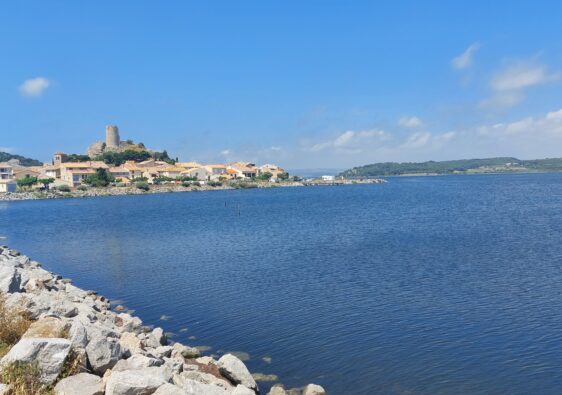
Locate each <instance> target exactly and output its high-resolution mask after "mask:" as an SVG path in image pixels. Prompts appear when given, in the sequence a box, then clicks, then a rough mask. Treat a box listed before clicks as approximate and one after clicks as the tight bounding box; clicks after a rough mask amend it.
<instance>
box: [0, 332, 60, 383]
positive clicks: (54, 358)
mask: <svg viewBox="0 0 562 395" xmlns="http://www.w3.org/2000/svg"><path fill="white" fill-rule="evenodd" d="M69 352H70V341H69V340H67V339H57V338H27V339H21V340H20V341H19V342H18V343H16V345H14V346H13V347H12V349H11V350H10V351H9V352H8V354H6V355H5V356H4V358H2V361H1V362H0V365H2V366H4V365H6V364H8V363H10V362H16V361H18V362H28V363H37V365H38V367H39V369H41V382H42V383H44V384H51V383H52V382H54V381H55V380H56V378H57V376H58V375H59V373H60V371H61V369H62V367H63V364H64V361H65V359H66V357H67V356H68V353H69Z"/></svg>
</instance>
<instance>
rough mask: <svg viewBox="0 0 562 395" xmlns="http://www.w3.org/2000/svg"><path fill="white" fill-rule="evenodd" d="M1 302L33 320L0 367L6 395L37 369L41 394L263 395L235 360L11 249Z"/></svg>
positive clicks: (308, 389)
mask: <svg viewBox="0 0 562 395" xmlns="http://www.w3.org/2000/svg"><path fill="white" fill-rule="evenodd" d="M0 296H1V297H2V300H1V301H0V302H2V304H3V305H4V306H3V307H5V308H7V309H10V311H13V312H16V311H18V312H21V313H23V314H25V316H26V317H28V319H29V320H30V325H29V326H28V327H27V329H26V331H25V333H23V335H22V336H21V338H20V339H18V340H17V342H14V344H13V345H11V346H10V348H9V350H7V353H6V354H5V355H4V356H3V357H2V359H1V360H0V395H12V394H15V393H16V388H15V385H16V384H14V383H12V382H9V381H5V380H4V379H5V377H7V376H9V375H7V374H5V373H6V372H7V371H8V369H12V367H13V366H14V364H16V365H17V366H19V367H20V368H21V367H22V366H33V367H34V368H36V369H37V372H38V377H39V379H38V380H39V381H40V385H41V388H42V389H41V391H38V392H31V393H34V394H55V395H103V394H106V395H151V394H155V395H180V394H182V395H253V394H260V390H259V386H258V384H257V383H256V378H258V379H259V375H258V374H254V375H252V374H251V373H250V372H249V370H248V369H247V367H246V366H245V365H244V363H243V362H242V361H241V360H240V359H239V358H237V357H236V356H235V355H232V354H226V355H223V356H222V357H221V358H220V359H218V360H217V359H215V358H213V357H211V356H201V353H200V351H199V350H198V349H197V348H194V347H190V346H187V345H184V344H181V343H176V342H171V341H169V340H168V339H167V338H166V335H165V332H164V330H163V329H162V328H155V329H152V328H149V327H147V326H144V325H143V323H142V321H141V320H140V318H138V317H135V316H132V315H131V314H128V313H125V312H118V311H115V310H113V309H112V306H111V303H110V301H109V300H108V299H106V298H105V297H103V296H100V295H98V294H97V293H96V292H95V291H86V290H83V289H80V288H78V287H76V286H74V285H72V282H71V280H69V279H64V278H62V277H61V276H58V275H55V274H53V273H50V272H48V271H47V270H45V269H43V268H42V267H41V265H40V264H39V263H38V262H36V261H33V260H31V259H29V258H28V257H27V256H25V255H21V254H20V253H19V252H18V251H15V250H12V249H9V248H8V247H6V246H1V247H0ZM18 314H19V313H18ZM0 325H1V323H0ZM1 340H2V339H0V343H1ZM3 381H4V383H3V384H2V382H3ZM27 393H29V392H26V394H27ZM325 393H326V392H325V391H324V389H323V388H322V387H321V386H319V385H315V384H309V385H307V386H305V387H303V388H293V389H285V388H284V387H283V386H282V385H280V384H276V385H274V386H273V387H272V388H271V390H270V391H269V392H268V395H323V394H325Z"/></svg>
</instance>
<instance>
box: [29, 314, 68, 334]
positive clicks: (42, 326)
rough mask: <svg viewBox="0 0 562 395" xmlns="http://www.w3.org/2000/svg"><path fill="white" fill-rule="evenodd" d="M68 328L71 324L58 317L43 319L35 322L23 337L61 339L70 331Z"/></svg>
mask: <svg viewBox="0 0 562 395" xmlns="http://www.w3.org/2000/svg"><path fill="white" fill-rule="evenodd" d="M68 327H69V324H68V323H66V322H64V321H63V320H61V319H60V318H58V317H43V318H40V319H39V320H37V321H35V322H33V323H32V324H31V325H30V326H29V328H28V329H27V331H26V332H25V333H24V334H23V336H22V337H23V338H30V337H52V338H55V337H58V338H61V337H64V334H65V333H66V332H67V331H68Z"/></svg>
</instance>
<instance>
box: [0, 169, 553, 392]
mask: <svg viewBox="0 0 562 395" xmlns="http://www.w3.org/2000/svg"><path fill="white" fill-rule="evenodd" d="M238 207H239V208H240V214H239V213H238ZM561 233H562V174H522V175H486V176H446V177H404V178H393V179H392V180H391V182H390V183H388V184H377V185H356V186H345V187H317V188H313V187H311V188H278V189H265V190H245V191H218V192H210V193H185V194H163V195H144V196H124V197H103V198H91V199H72V200H49V201H27V202H14V203H1V202H0V236H6V237H7V239H6V240H5V243H6V244H8V245H10V246H11V247H13V248H17V249H20V250H21V251H22V252H24V253H25V254H27V255H29V256H31V257H32V258H33V259H36V260H38V261H40V262H42V263H43V264H44V266H45V267H47V268H48V269H50V270H52V271H55V272H57V273H60V274H62V275H63V276H65V277H70V278H72V279H73V280H74V282H75V284H76V285H78V286H81V287H83V288H88V289H95V290H98V291H99V292H100V293H102V294H104V295H106V296H108V297H110V298H112V299H118V300H122V301H123V303H124V304H125V305H126V306H127V307H129V308H132V309H136V313H135V314H137V315H139V316H140V317H141V318H142V319H143V320H144V321H145V322H147V323H150V324H155V325H159V326H162V327H164V328H165V329H166V330H167V331H171V332H174V333H175V334H176V336H175V337H174V339H175V340H179V341H182V342H185V343H186V344H190V345H209V346H213V347H214V348H213V350H211V351H210V353H212V352H217V353H220V352H224V351H245V352H247V353H249V354H250V357H251V359H250V360H249V361H248V362H247V364H248V365H249V367H250V369H251V370H252V371H254V372H262V373H275V374H277V375H279V377H280V380H281V381H282V382H283V383H285V384H286V385H289V386H296V385H303V384H305V383H308V382H317V383H319V384H322V385H323V386H325V388H326V389H327V390H328V392H329V393H330V394H376V393H381V394H452V393H454V394H463V393H466V394H530V393H532V394H559V393H560V392H562V294H561V291H562V243H561V237H560V236H561ZM1 243H2V244H3V243H4V240H3V241H1ZM163 315H165V316H169V319H167V320H164V321H162V320H160V317H161V316H163ZM182 328H188V330H187V332H184V331H181V329H182ZM190 336H195V337H196V340H193V339H191V340H190V339H188V338H189V337H190ZM263 357H271V358H272V362H271V364H267V363H265V362H264V361H262V358H263Z"/></svg>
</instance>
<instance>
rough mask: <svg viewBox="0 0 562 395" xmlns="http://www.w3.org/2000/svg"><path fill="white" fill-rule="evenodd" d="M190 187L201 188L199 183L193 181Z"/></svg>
mask: <svg viewBox="0 0 562 395" xmlns="http://www.w3.org/2000/svg"><path fill="white" fill-rule="evenodd" d="M191 186H192V187H200V186H201V183H200V182H199V181H195V182H192V183H191Z"/></svg>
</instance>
